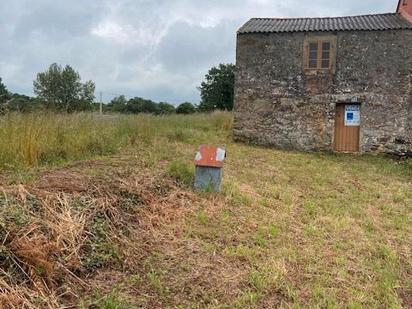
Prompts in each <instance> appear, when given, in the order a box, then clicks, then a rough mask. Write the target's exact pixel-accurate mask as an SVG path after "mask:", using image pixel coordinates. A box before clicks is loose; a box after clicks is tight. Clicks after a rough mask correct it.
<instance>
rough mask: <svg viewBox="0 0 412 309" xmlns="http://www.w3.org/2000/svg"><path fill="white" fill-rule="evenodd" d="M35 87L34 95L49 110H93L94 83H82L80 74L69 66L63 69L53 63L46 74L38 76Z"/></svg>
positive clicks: (34, 83)
mask: <svg viewBox="0 0 412 309" xmlns="http://www.w3.org/2000/svg"><path fill="white" fill-rule="evenodd" d="M33 85H34V93H35V94H36V95H37V96H38V98H39V99H41V100H42V101H44V103H45V105H46V107H48V108H53V109H55V110H58V111H65V112H73V111H79V110H87V109H91V108H92V103H93V100H94V91H95V85H94V83H93V82H92V81H87V82H85V83H82V82H81V78H80V75H79V73H78V72H76V71H75V70H74V69H73V68H72V67H71V66H69V65H66V66H65V67H64V68H62V67H61V66H60V65H58V64H56V63H53V64H52V65H50V67H49V68H48V69H47V70H46V71H45V72H42V73H39V74H37V78H36V80H35V81H34V82H33Z"/></svg>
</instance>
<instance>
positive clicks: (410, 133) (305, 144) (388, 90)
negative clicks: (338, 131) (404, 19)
mask: <svg viewBox="0 0 412 309" xmlns="http://www.w3.org/2000/svg"><path fill="white" fill-rule="evenodd" d="M308 35H311V36H317V35H336V37H337V53H336V72H335V74H333V75H331V74H318V75H311V76H308V75H306V74H305V73H304V70H303V56H304V55H303V53H304V48H303V45H304V39H305V36H308ZM411 46H412V31H410V30H399V31H348V32H339V33H271V34H263V33H256V34H239V35H238V40H237V57H236V58H237V60H236V62H237V74H236V86H235V126H234V136H235V138H236V139H238V140H243V141H248V142H252V143H257V144H266V145H273V146H277V147H281V148H290V149H298V150H306V151H311V150H316V151H317V150H321V151H331V150H333V138H334V122H335V120H334V119H335V107H336V103H351V102H356V103H361V117H362V118H361V130H360V131H361V133H360V135H361V136H360V151H361V152H387V153H395V154H400V155H405V154H407V153H409V154H411V153H412V101H411V70H412V69H411V68H412V48H411Z"/></svg>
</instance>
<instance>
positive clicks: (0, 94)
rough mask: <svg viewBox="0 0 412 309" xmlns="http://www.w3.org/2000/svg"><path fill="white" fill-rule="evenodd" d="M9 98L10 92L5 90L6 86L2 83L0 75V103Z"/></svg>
mask: <svg viewBox="0 0 412 309" xmlns="http://www.w3.org/2000/svg"><path fill="white" fill-rule="evenodd" d="M9 99H10V93H9V91H8V90H7V88H6V86H5V85H4V84H3V82H2V79H1V77H0V103H4V102H6V101H8V100H9Z"/></svg>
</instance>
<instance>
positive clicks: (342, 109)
mask: <svg viewBox="0 0 412 309" xmlns="http://www.w3.org/2000/svg"><path fill="white" fill-rule="evenodd" d="M359 140H360V104H336V114H335V142H334V150H335V151H339V152H358V151H359Z"/></svg>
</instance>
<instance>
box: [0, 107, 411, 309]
mask: <svg viewBox="0 0 412 309" xmlns="http://www.w3.org/2000/svg"><path fill="white" fill-rule="evenodd" d="M231 126H232V116H231V115H230V114H228V113H216V114H211V115H194V116H167V117H154V116H153V117H152V116H109V117H105V118H103V119H101V118H98V117H96V116H93V115H87V114H79V115H69V116H56V115H39V114H37V115H36V114H33V115H28V116H19V115H11V116H8V118H0V138H1V141H2V143H1V144H0V169H1V172H0V211H1V214H0V227H1V230H0V236H1V238H2V245H1V246H0V263H1V269H0V270H1V274H0V307H6V308H8V307H9V308H61V307H78V308H410V307H412V259H411V256H412V252H411V251H412V248H411V243H412V164H411V161H401V162H399V161H395V160H393V159H390V158H384V157H373V156H357V155H336V154H335V155H334V154H319V153H299V152H287V151H280V150H274V149H269V148H263V147H257V146H250V145H245V144H238V143H234V142H233V141H232V137H231ZM202 143H211V144H215V145H222V146H225V147H226V149H227V152H228V157H227V161H226V163H225V168H224V181H223V189H222V192H221V193H220V194H212V193H195V192H193V191H192V190H191V183H192V181H193V172H194V168H193V158H194V153H195V151H196V149H197V147H198V145H200V144H202Z"/></svg>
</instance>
